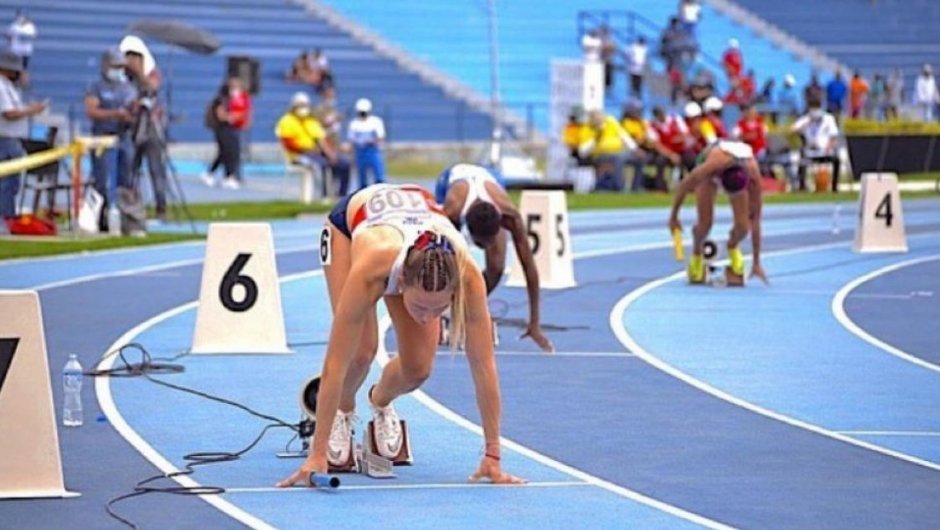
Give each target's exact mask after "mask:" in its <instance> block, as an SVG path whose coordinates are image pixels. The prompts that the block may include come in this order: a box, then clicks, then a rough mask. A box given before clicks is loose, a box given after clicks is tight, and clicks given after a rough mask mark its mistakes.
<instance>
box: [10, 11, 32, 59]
mask: <svg viewBox="0 0 940 530" xmlns="http://www.w3.org/2000/svg"><path fill="white" fill-rule="evenodd" d="M36 35H37V31H36V24H34V23H33V21H32V20H30V19H29V17H27V16H26V14H25V13H23V12H21V11H17V12H16V17H15V18H14V19H13V22H11V23H10V26H9V27H8V28H7V39H9V42H10V51H11V52H13V53H15V54H16V55H18V56H20V58H21V59H22V60H23V70H27V69H28V68H29V58H30V57H32V56H33V42H35V40H36Z"/></svg>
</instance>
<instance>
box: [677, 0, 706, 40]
mask: <svg viewBox="0 0 940 530" xmlns="http://www.w3.org/2000/svg"><path fill="white" fill-rule="evenodd" d="M701 19H702V5H701V4H699V3H698V0H680V2H679V21H680V22H682V29H683V30H684V31H685V33H686V34H687V35H689V36H690V37H691V38H693V39H695V28H696V26H698V23H699V22H700V21H701Z"/></svg>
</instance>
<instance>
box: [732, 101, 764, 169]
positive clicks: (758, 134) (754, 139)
mask: <svg viewBox="0 0 940 530" xmlns="http://www.w3.org/2000/svg"><path fill="white" fill-rule="evenodd" d="M731 137H732V138H734V139H735V140H740V141H742V142H744V143H746V144H747V145H749V146H751V149H752V150H753V151H754V157H755V158H756V159H757V161H758V164H760V163H761V161H762V160H763V159H764V157H765V156H766V154H767V124H766V123H764V117H763V116H761V114H760V112H758V111H757V107H756V106H755V105H754V104H752V103H745V104H744V105H741V119H740V120H738V124H737V125H735V126H734V129H733V130H732V132H731Z"/></svg>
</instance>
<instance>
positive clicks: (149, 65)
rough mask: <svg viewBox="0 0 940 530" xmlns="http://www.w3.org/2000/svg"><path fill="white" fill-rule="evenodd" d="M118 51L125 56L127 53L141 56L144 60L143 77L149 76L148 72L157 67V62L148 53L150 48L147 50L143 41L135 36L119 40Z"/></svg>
mask: <svg viewBox="0 0 940 530" xmlns="http://www.w3.org/2000/svg"><path fill="white" fill-rule="evenodd" d="M118 49H119V50H121V53H123V54H125V55H127V54H128V53H136V54H137V55H140V56H142V57H143V58H144V75H150V72H152V71H153V69H154V68H156V67H157V61H156V60H154V58H153V54H152V53H150V48H147V45H146V44H145V43H144V41H143V40H142V39H141V38H140V37H138V36H137V35H127V36H126V37H124V38H123V39H121V43H120V44H119V45H118Z"/></svg>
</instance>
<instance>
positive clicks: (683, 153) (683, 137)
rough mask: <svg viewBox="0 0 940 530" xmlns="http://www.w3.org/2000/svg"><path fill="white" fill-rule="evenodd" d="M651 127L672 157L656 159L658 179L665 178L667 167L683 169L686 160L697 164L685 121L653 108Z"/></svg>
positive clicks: (661, 109) (666, 156)
mask: <svg viewBox="0 0 940 530" xmlns="http://www.w3.org/2000/svg"><path fill="white" fill-rule="evenodd" d="M650 127H651V128H652V129H653V130H654V131H656V135H657V136H658V137H659V145H660V146H661V147H662V148H663V149H665V150H666V151H668V153H669V155H671V156H669V155H665V154H664V155H665V156H659V157H657V158H656V161H655V164H656V175H657V179H659V178H661V177H663V176H664V175H663V174H664V172H665V169H666V167H667V165H671V166H672V167H675V168H679V169H681V168H682V167H683V166H684V165H685V164H684V161H685V160H686V159H691V161H690V164H694V163H695V154H693V153H691V152H690V151H689V146H690V144H691V141H692V139H691V137H690V136H689V129H688V128H687V127H686V125H685V120H683V119H682V118H680V117H679V116H676V115H674V114H666V109H664V108H662V107H653V120H652V121H651V122H650Z"/></svg>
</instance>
